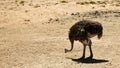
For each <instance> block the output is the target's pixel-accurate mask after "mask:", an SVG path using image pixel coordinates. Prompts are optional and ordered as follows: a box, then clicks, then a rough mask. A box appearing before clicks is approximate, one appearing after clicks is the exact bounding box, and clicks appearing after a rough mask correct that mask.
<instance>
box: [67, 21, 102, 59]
mask: <svg viewBox="0 0 120 68" xmlns="http://www.w3.org/2000/svg"><path fill="white" fill-rule="evenodd" d="M96 35H97V37H98V39H100V38H101V37H102V35H103V27H102V25H101V24H100V23H99V22H97V21H91V20H82V21H79V22H77V23H75V24H74V25H73V26H72V27H71V28H70V31H69V40H70V43H71V49H70V50H68V49H65V53H67V52H70V51H72V49H73V44H74V41H77V40H78V41H80V42H81V43H82V44H83V46H84V49H83V55H82V57H81V58H82V59H84V58H85V51H86V46H88V47H89V50H90V56H89V57H88V58H93V52H92V48H91V45H92V41H91V39H90V38H92V37H94V36H96Z"/></svg>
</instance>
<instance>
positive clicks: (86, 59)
mask: <svg viewBox="0 0 120 68" xmlns="http://www.w3.org/2000/svg"><path fill="white" fill-rule="evenodd" d="M66 58H67V59H71V60H72V61H74V62H77V63H87V64H91V63H104V62H109V60H104V59H95V58H84V59H83V58H78V59H73V58H68V57H66Z"/></svg>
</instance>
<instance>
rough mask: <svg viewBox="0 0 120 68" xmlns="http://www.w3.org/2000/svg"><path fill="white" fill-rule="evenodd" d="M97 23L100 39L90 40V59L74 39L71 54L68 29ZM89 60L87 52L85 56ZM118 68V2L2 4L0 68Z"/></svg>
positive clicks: (21, 0)
mask: <svg viewBox="0 0 120 68" xmlns="http://www.w3.org/2000/svg"><path fill="white" fill-rule="evenodd" d="M82 19H88V20H95V21H98V22H100V23H101V24H102V25H103V27H104V35H103V37H102V38H101V39H100V40H98V39H97V38H96V37H94V38H92V41H93V44H92V49H93V53H94V58H93V59H92V61H89V60H88V61H73V60H72V59H77V58H80V57H81V56H82V51H83V46H82V44H81V43H79V42H78V41H76V42H75V46H74V49H73V51H72V52H70V53H64V49H65V48H68V49H69V48H70V42H69V39H68V31H69V28H70V27H71V26H72V25H73V24H74V23H76V22H77V21H80V20H82ZM88 56H89V49H87V51H86V57H88ZM96 67H97V68H120V0H0V68H96Z"/></svg>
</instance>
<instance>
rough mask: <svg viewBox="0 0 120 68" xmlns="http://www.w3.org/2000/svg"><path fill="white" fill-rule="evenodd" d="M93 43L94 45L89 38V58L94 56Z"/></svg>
mask: <svg viewBox="0 0 120 68" xmlns="http://www.w3.org/2000/svg"><path fill="white" fill-rule="evenodd" d="M91 45H92V42H91V40H90V39H89V45H88V46H89V50H90V56H89V57H88V58H93V52H92V48H91Z"/></svg>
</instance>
